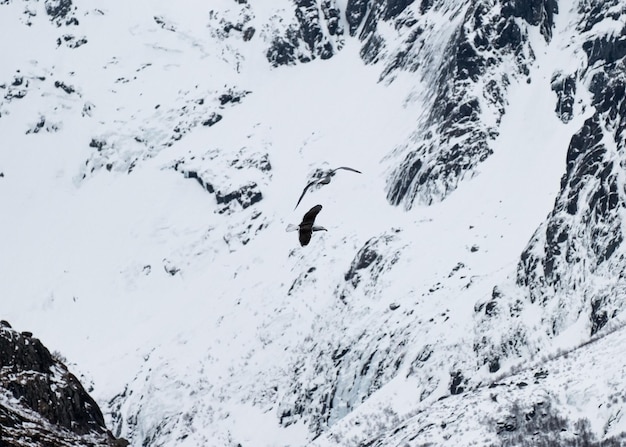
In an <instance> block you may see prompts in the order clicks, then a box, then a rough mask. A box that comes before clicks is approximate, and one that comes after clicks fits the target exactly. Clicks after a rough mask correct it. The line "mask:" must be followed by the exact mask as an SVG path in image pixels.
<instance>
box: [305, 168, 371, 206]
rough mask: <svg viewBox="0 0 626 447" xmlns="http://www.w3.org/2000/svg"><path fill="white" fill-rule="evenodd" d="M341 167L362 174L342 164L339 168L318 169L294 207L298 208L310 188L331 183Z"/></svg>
mask: <svg viewBox="0 0 626 447" xmlns="http://www.w3.org/2000/svg"><path fill="white" fill-rule="evenodd" d="M340 169H345V170H346V171H352V172H356V173H357V174H361V171H357V170H356V169H352V168H349V167H347V166H340V167H338V168H335V169H331V170H327V171H322V170H319V171H317V172H316V173H315V174H313V180H312V181H311V182H309V184H308V185H306V186H305V187H304V190H303V191H302V194H301V195H300V198H299V199H298V203H296V206H295V208H294V209H296V208H298V205H300V202H301V201H302V198H303V197H304V195H305V194H306V192H307V191H308V190H309V188H312V187H314V186H321V185H328V184H329V183H330V180H331V179H332V178H333V176H334V175H335V173H336V172H337V171H338V170H340Z"/></svg>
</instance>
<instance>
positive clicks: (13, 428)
mask: <svg viewBox="0 0 626 447" xmlns="http://www.w3.org/2000/svg"><path fill="white" fill-rule="evenodd" d="M0 384H1V387H0V393H7V394H9V395H10V396H11V397H12V399H14V400H15V408H13V407H12V406H5V405H4V404H3V405H0V421H1V424H0V425H1V426H2V427H3V434H2V441H3V445H23V444H20V443H18V442H17V441H18V440H22V439H32V440H33V441H36V440H37V439H41V440H44V439H45V440H47V443H46V444H37V445H60V446H61V445H77V444H78V443H80V444H81V445H82V444H84V445H103V446H104V445H109V446H114V445H118V446H122V445H125V444H124V441H123V440H115V439H114V438H113V436H112V435H111V434H110V432H108V430H107V429H106V427H105V424H104V418H103V416H102V413H101V411H100V409H99V407H98V405H97V404H96V402H95V401H94V400H93V399H92V398H91V397H90V396H89V395H88V394H87V392H86V391H85V390H84V389H83V387H82V385H81V384H80V382H79V381H78V379H77V378H76V377H75V376H74V375H73V374H71V373H70V372H69V371H68V370H67V368H66V367H65V365H64V364H63V363H61V362H60V361H59V360H57V359H55V358H54V356H52V355H51V354H50V352H49V351H48V350H47V349H46V348H45V347H44V346H43V344H41V342H40V341H39V340H38V339H36V338H33V337H32V334H31V333H29V332H22V333H21V334H20V333H18V332H16V331H14V330H13V329H11V328H10V325H8V324H3V325H2V327H0Z"/></svg>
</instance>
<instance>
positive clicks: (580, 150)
mask: <svg viewBox="0 0 626 447" xmlns="http://www.w3.org/2000/svg"><path fill="white" fill-rule="evenodd" d="M587 20H590V21H594V20H596V18H595V17H593V16H587ZM585 25H587V24H586V23H585V22H583V23H582V25H581V26H583V27H584V26H585ZM583 29H584V28H583ZM622 47H623V43H622V42H620V41H619V40H618V39H615V38H607V37H600V38H596V39H594V40H592V41H587V42H585V43H584V45H583V49H584V51H585V52H586V53H587V56H588V58H589V64H590V65H591V64H596V63H597V62H598V61H599V60H601V61H602V62H601V64H602V65H601V68H599V69H594V70H593V71H592V70H588V71H586V72H585V73H583V80H584V81H585V82H586V83H587V84H588V88H589V90H590V91H591V93H592V95H593V99H592V105H593V106H594V107H595V110H596V111H595V113H594V114H593V115H592V116H591V117H590V118H589V119H587V120H586V121H585V123H584V125H583V127H582V128H581V129H580V130H579V131H578V132H577V133H576V134H575V135H574V136H573V137H572V139H571V142H570V145H569V149H568V153H567V168H566V172H565V175H564V176H563V178H562V179H561V191H560V193H559V195H558V197H557V199H556V203H555V207H554V210H553V211H552V212H551V213H550V215H549V217H548V220H547V221H546V222H545V223H544V224H543V225H542V226H541V227H540V228H539V229H538V230H537V232H536V234H535V236H534V237H533V239H532V240H531V241H530V243H529V245H528V247H527V248H526V250H525V251H524V253H523V254H522V257H521V261H520V264H519V269H518V283H519V284H520V285H522V286H524V287H526V288H527V289H528V292H529V297H530V300H531V301H533V302H534V301H540V302H542V303H544V302H547V301H548V300H549V297H551V296H552V295H555V294H556V295H557V296H563V297H564V298H563V299H565V296H567V295H570V294H571V295H572V296H573V298H572V302H571V304H570V306H568V307H569V312H568V311H564V312H560V313H559V314H556V313H555V314H553V315H551V318H552V328H553V331H554V333H558V332H560V330H561V329H563V327H564V326H565V324H567V322H568V321H569V320H571V318H573V315H572V313H574V312H583V313H586V314H588V315H589V327H590V333H591V334H594V333H595V332H597V331H598V330H600V329H601V328H602V327H603V326H604V325H605V324H606V323H607V322H608V320H609V319H610V318H612V317H613V316H615V315H616V314H617V313H618V312H619V311H620V310H621V309H623V307H624V305H625V304H626V303H625V302H624V296H623V292H620V291H621V290H623V288H624V287H626V282H625V281H624V277H625V275H626V250H625V248H624V246H623V241H624V231H623V225H624V223H623V212H624V209H625V208H626V205H625V203H626V202H625V200H626V193H625V181H624V178H623V165H624V157H625V154H626V141H625V137H626V133H625V129H626V100H625V92H626V74H625V71H624V57H625V56H626V52H624V48H622ZM620 55H621V56H620ZM598 58H603V59H598ZM617 58H621V59H617ZM603 277H611V278H616V280H615V283H614V284H611V285H602V284H603V283H602V280H601V278H603Z"/></svg>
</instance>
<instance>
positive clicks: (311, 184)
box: [294, 180, 317, 210]
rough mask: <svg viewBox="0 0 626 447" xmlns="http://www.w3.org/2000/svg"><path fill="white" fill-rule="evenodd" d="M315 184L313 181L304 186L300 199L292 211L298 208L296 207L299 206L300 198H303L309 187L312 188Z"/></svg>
mask: <svg viewBox="0 0 626 447" xmlns="http://www.w3.org/2000/svg"><path fill="white" fill-rule="evenodd" d="M315 183H317V180H314V181H312V182H310V183H309V184H308V185H306V186H305V187H304V189H303V190H302V194H300V198H299V199H298V203H296V206H295V207H294V210H295V209H296V208H298V205H300V202H301V201H302V198H303V197H304V195H305V194H306V192H307V191H308V190H309V188H310V187H311V186H313V185H314V184H315Z"/></svg>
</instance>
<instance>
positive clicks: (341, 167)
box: [332, 166, 362, 174]
mask: <svg viewBox="0 0 626 447" xmlns="http://www.w3.org/2000/svg"><path fill="white" fill-rule="evenodd" d="M339 169H345V170H346V171H352V172H356V173H357V174H362V172H361V171H357V170H356V169H353V168H349V167H348V166H339V167H338V168H335V169H333V170H332V172H335V171H338V170H339Z"/></svg>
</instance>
